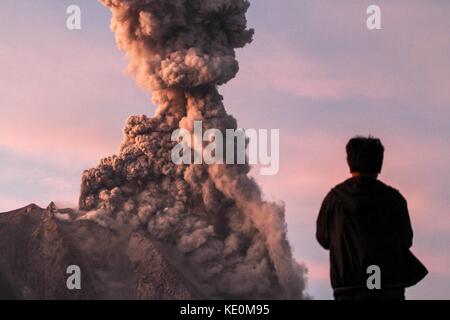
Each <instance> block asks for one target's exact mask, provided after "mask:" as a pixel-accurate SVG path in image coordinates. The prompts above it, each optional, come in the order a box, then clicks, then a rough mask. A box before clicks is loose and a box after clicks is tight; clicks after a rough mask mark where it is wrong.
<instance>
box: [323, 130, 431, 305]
mask: <svg viewBox="0 0 450 320" xmlns="http://www.w3.org/2000/svg"><path fill="white" fill-rule="evenodd" d="M346 149H347V163H348V165H349V167H350V172H351V174H352V177H351V178H350V179H348V180H346V181H345V182H343V183H341V184H339V185H338V186H336V187H335V188H333V189H332V190H331V191H330V192H329V193H328V195H327V196H326V198H325V200H324V201H323V204H322V207H321V209H320V212H319V217H318V219H317V232H316V237H317V240H318V241H319V243H320V244H321V246H322V247H324V248H325V249H327V250H329V251H330V265H331V272H330V276H331V284H332V287H333V291H334V297H335V299H336V300H367V299H368V300H404V299H405V288H406V287H409V286H412V285H414V284H416V283H418V282H419V281H420V280H422V279H423V278H424V277H425V275H426V274H427V270H426V268H425V267H424V266H423V265H422V264H421V263H420V262H419V260H417V258H416V257H414V255H413V254H412V253H411V252H410V250H409V249H410V248H411V246H412V241H413V231H412V227H411V222H410V218H409V213H408V207H407V203H406V200H405V198H404V197H403V196H402V195H401V194H400V192H399V191H397V190H395V189H393V188H391V187H389V186H387V185H386V184H384V183H383V182H381V181H379V180H377V178H378V175H379V174H380V172H381V168H382V165H383V158H384V147H383V145H382V143H381V141H380V140H379V139H376V138H373V137H368V138H366V137H355V138H353V139H351V140H350V141H349V142H348V144H347V148H346ZM374 266H375V270H380V274H379V275H378V276H379V278H380V279H379V280H380V283H381V286H380V288H375V289H373V288H372V286H368V279H369V277H371V275H372V274H370V273H368V270H374ZM369 287H370V288H369Z"/></svg>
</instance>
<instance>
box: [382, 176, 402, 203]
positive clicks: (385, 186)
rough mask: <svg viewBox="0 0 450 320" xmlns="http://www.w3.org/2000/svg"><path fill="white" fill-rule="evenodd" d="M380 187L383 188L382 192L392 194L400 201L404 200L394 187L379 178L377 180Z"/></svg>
mask: <svg viewBox="0 0 450 320" xmlns="http://www.w3.org/2000/svg"><path fill="white" fill-rule="evenodd" d="M377 181H378V183H379V185H380V188H382V189H383V190H384V192H386V193H387V194H389V195H390V196H392V197H393V198H394V199H395V200H397V201H400V202H406V199H405V197H403V195H402V193H401V192H400V191H399V190H398V189H397V188H395V187H393V186H391V185H388V184H387V183H385V182H383V181H381V180H377Z"/></svg>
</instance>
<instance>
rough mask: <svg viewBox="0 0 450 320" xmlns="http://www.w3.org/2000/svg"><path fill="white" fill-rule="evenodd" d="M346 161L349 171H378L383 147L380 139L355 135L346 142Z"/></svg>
mask: <svg viewBox="0 0 450 320" xmlns="http://www.w3.org/2000/svg"><path fill="white" fill-rule="evenodd" d="M346 149H347V162H348V165H349V167H350V171H351V172H363V173H380V172H381V168H382V167H383V158H384V147H383V144H382V143H381V141H380V139H377V138H374V137H371V136H369V137H367V138H366V137H361V136H357V137H354V138H352V139H350V141H349V142H348V143H347V148H346Z"/></svg>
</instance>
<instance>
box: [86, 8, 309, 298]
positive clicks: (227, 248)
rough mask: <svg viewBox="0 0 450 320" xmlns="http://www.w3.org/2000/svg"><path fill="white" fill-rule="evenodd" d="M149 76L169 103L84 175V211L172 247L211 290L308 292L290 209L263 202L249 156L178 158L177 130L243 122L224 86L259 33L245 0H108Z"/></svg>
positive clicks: (122, 42) (230, 294) (116, 26)
mask: <svg viewBox="0 0 450 320" xmlns="http://www.w3.org/2000/svg"><path fill="white" fill-rule="evenodd" d="M101 2H102V3H103V4H104V5H105V6H107V7H109V8H110V9H111V11H112V25H111V26H112V30H113V31H114V32H115V34H116V40H117V44H118V46H119V47H120V49H121V50H123V51H124V52H125V53H126V54H127V56H128V58H129V60H130V64H129V70H130V72H131V73H133V74H134V75H135V76H136V78H137V81H138V83H139V84H140V85H141V86H142V87H144V88H145V89H147V90H149V91H151V92H152V95H153V100H154V103H155V104H156V105H157V106H158V110H157V112H156V115H155V116H154V117H153V118H148V117H146V116H134V117H130V118H129V119H128V120H127V124H126V127H125V129H124V134H125V137H124V141H123V143H122V145H121V148H120V154H119V155H118V156H112V157H109V158H106V159H103V160H102V161H101V163H100V165H99V166H98V167H97V168H95V169H91V170H88V171H85V172H84V175H83V181H82V187H81V197H80V209H81V210H84V211H86V212H88V213H87V214H86V216H85V217H87V218H93V219H96V220H97V221H98V222H100V223H103V224H105V225H106V226H111V225H120V224H123V223H126V224H131V225H132V226H134V227H135V228H146V229H147V230H148V236H149V237H151V238H153V239H155V240H157V241H160V242H161V243H164V244H166V245H167V247H168V248H170V249H169V250H168V251H169V252H171V253H170V254H171V255H172V256H173V257H178V258H177V259H178V261H179V265H180V266H181V267H180V269H181V270H182V272H183V273H184V274H185V276H186V277H187V278H189V279H191V280H192V282H193V283H195V285H196V286H198V288H200V289H201V290H202V292H204V293H206V295H207V296H208V297H210V298H256V299H259V298H275V299H301V298H304V297H305V296H304V292H303V291H304V286H305V279H304V274H305V269H304V268H303V267H302V266H300V265H298V264H297V262H296V261H295V260H294V259H293V258H292V253H291V249H290V246H289V243H288V241H287V236H286V223H285V219H284V208H283V206H281V205H278V204H274V203H268V202H265V201H264V200H263V199H262V195H261V191H260V189H259V187H258V185H257V184H256V183H255V181H254V180H253V179H252V178H250V177H249V176H248V173H249V171H250V167H249V166H248V165H209V166H208V165H181V166H180V165H175V164H174V163H173V162H172V161H171V150H172V148H173V147H174V145H175V143H176V142H172V141H171V134H172V132H173V131H174V130H176V129H178V128H185V129H188V130H190V131H191V132H192V131H193V122H194V121H200V120H201V121H203V126H204V130H207V129H210V128H216V129H219V130H222V131H223V132H225V130H226V129H236V128H237V123H236V120H235V119H234V118H233V117H232V116H230V115H228V114H227V113H226V111H225V109H224V106H223V103H222V97H221V96H220V94H219V93H218V90H217V86H218V85H221V84H224V83H226V82H227V81H229V80H231V79H232V78H234V77H235V75H236V74H237V72H238V69H239V67H238V62H237V61H236V58H235V49H236V48H241V47H244V46H245V45H246V44H247V43H249V42H251V40H252V36H253V30H248V29H247V26H246V24H247V21H246V18H245V13H246V11H247V9H248V7H249V2H248V1H245V0H101Z"/></svg>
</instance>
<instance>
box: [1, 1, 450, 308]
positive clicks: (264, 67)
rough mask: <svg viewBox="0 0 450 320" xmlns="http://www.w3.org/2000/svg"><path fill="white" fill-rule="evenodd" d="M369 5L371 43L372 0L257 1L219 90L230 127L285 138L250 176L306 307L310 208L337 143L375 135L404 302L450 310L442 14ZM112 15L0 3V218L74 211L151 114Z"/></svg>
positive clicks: (316, 272)
mask: <svg viewBox="0 0 450 320" xmlns="http://www.w3.org/2000/svg"><path fill="white" fill-rule="evenodd" d="M379 2H380V5H381V7H382V10H383V11H382V12H383V30H381V31H376V32H372V33H371V32H369V31H368V30H367V29H365V20H364V19H365V8H366V7H367V5H368V4H371V3H369V2H368V1H360V0H358V1H352V0H348V1H342V0H341V1H311V0H309V1H295V0H285V1H283V4H281V3H280V2H279V1H275V0H255V1H253V4H252V7H251V9H250V12H249V24H250V25H251V26H253V27H255V28H256V32H257V34H256V37H255V42H254V43H253V44H251V45H250V46H249V47H247V48H245V49H243V50H241V51H239V54H238V56H239V60H240V64H241V71H240V73H239V75H238V78H237V79H235V80H233V81H232V82H231V83H230V84H228V85H226V86H225V87H224V88H222V89H221V91H222V93H223V95H224V98H225V105H226V106H227V109H228V110H229V111H230V112H231V113H232V114H233V115H234V116H235V117H236V118H237V119H238V120H239V122H240V125H241V126H243V127H246V128H277V129H280V130H281V145H282V146H281V169H280V173H279V174H278V175H277V176H273V177H260V176H257V173H258V172H257V171H256V170H255V175H256V178H257V179H258V180H259V181H260V182H261V184H262V187H263V190H264V192H265V194H266V197H267V198H268V199H273V200H277V201H284V202H285V203H286V208H287V219H288V223H289V237H290V240H291V243H292V246H293V248H294V250H295V255H296V257H297V258H298V260H299V261H303V262H305V263H306V264H307V266H308V267H309V269H310V280H309V283H310V286H309V291H310V293H311V294H312V295H313V296H315V297H317V298H331V290H330V288H329V280H328V275H327V273H328V261H327V253H326V252H325V251H323V250H321V248H320V247H319V246H318V244H316V242H315V239H314V232H315V229H314V228H315V218H316V214H317V210H318V208H319V206H320V202H321V201H322V198H323V197H324V195H325V194H326V193H327V192H328V190H329V189H330V188H331V187H333V186H334V185H335V184H337V183H339V182H340V181H341V180H343V179H345V178H346V177H347V168H346V165H345V161H344V160H345V154H344V145H345V143H346V141H347V140H348V138H350V137H351V136H353V135H355V134H369V133H371V134H374V135H376V136H379V137H380V138H382V140H383V142H384V144H385V146H386V149H387V154H386V164H385V171H384V172H383V175H382V177H381V178H382V179H383V180H385V181H386V182H387V183H389V184H392V185H393V186H395V187H397V188H398V189H400V191H401V192H402V193H403V194H404V195H405V197H407V199H408V200H409V207H410V211H411V217H412V221H413V225H414V228H415V235H416V241H415V246H414V252H415V253H417V255H418V256H419V257H420V258H421V259H423V261H424V262H425V263H426V265H427V266H428V267H429V269H430V271H431V274H430V275H429V276H428V277H427V279H426V280H425V281H423V282H422V283H421V284H420V285H419V286H417V287H416V288H414V289H411V290H409V291H408V296H409V297H411V298H421V299H426V298H439V299H443V298H450V254H449V251H450V250H448V248H449V245H450V219H449V218H448V214H449V213H450V212H449V209H450V193H449V192H450V188H449V187H450V170H449V164H450V149H449V147H448V141H449V138H450V126H449V125H450V94H449V92H450V90H449V88H450V76H449V75H450V72H449V71H450V61H449V57H450V43H449V41H448V34H449V31H450V22H449V19H448V12H449V9H450V3H447V2H444V1H439V0H434V1H426V2H425V1H405V0H404V1H395V3H393V2H392V1H391V2H389V1H379ZM76 3H79V5H80V7H81V8H82V12H83V17H84V19H85V20H83V29H82V30H81V31H79V32H69V31H67V30H66V29H65V24H64V23H65V8H66V6H67V5H68V4H76ZM108 19H109V13H108V12H107V10H105V9H103V8H102V7H101V6H100V5H99V4H97V3H96V2H94V1H56V0H51V1H48V2H46V4H45V5H44V4H42V5H39V6H37V5H35V4H25V2H24V3H23V4H21V3H20V1H12V0H3V1H2V2H1V4H0V20H1V21H3V22H4V23H6V24H7V25H8V27H7V28H3V29H2V30H0V35H1V37H2V44H1V45H0V64H1V67H2V72H1V73H0V97H1V98H0V99H1V100H0V106H1V109H0V163H1V166H0V176H1V177H2V182H0V211H5V210H10V209H15V208H16V207H19V206H23V205H26V204H28V203H30V202H37V203H38V204H39V205H41V206H46V205H47V204H48V202H49V201H51V200H57V201H60V202H64V203H71V204H76V201H77V197H78V190H79V182H80V176H81V171H82V170H83V169H86V168H89V167H91V166H94V165H95V164H96V163H97V162H98V161H99V159H100V158H101V157H103V156H107V155H110V154H113V153H115V152H116V151H117V149H118V146H119V144H120V139H121V130H122V125H123V123H124V122H125V119H126V117H127V116H128V115H130V114H141V113H146V114H149V115H151V114H152V113H153V112H154V107H153V106H152V105H151V104H150V97H149V95H148V94H147V93H145V92H142V91H141V90H139V89H138V88H137V86H136V85H135V83H134V80H133V79H132V78H131V77H130V76H128V75H126V74H125V71H124V70H125V69H126V61H125V59H124V58H123V56H122V54H121V53H120V52H119V51H118V50H117V49H116V46H115V43H114V39H113V35H112V34H110V32H109V21H108ZM30 30H33V32H30Z"/></svg>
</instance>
